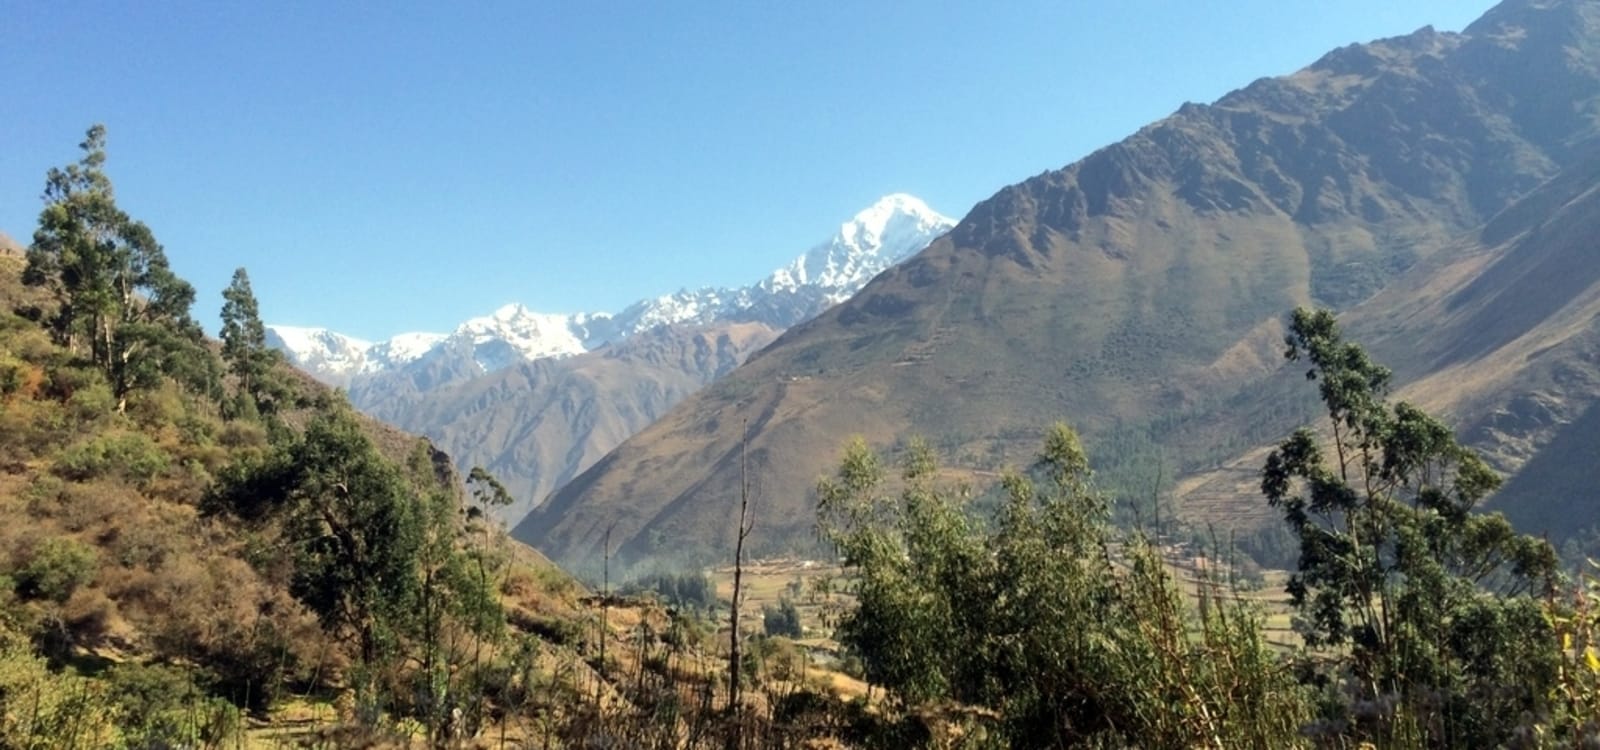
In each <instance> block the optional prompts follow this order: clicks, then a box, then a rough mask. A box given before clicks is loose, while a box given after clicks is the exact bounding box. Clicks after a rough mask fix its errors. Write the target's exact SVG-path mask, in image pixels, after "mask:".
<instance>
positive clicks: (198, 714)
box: [106, 663, 239, 748]
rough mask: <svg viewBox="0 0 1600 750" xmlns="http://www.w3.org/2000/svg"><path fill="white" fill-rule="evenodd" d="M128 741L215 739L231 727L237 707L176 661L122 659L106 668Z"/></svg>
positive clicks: (146, 744) (153, 743)
mask: <svg viewBox="0 0 1600 750" xmlns="http://www.w3.org/2000/svg"><path fill="white" fill-rule="evenodd" d="M106 678H107V683H108V686H109V688H110V689H109V691H108V693H109V695H108V696H107V697H108V698H109V699H110V701H111V704H112V705H113V706H115V708H116V712H117V717H118V723H119V724H120V725H121V727H122V734H123V743H124V744H125V745H126V746H128V747H139V748H157V747H176V746H193V745H196V744H199V743H206V744H212V743H215V742H218V741H220V740H222V739H224V738H225V737H227V736H229V735H230V734H232V733H233V731H234V730H235V729H236V728H237V726H238V724H239V712H238V710H237V709H235V708H234V707H233V706H231V705H229V704H228V703H227V702H226V701H221V700H219V699H216V698H212V697H209V696H207V695H206V694H205V693H204V692H202V691H201V690H200V688H199V687H198V686H196V685H195V684H194V681H193V680H191V679H190V678H189V675H188V674H187V673H185V672H183V671H180V670H178V669H176V668H173V667H167V666H161V665H142V664H134V663H124V664H118V665H116V666H114V667H112V668H111V670H110V671H109V672H107V674H106Z"/></svg>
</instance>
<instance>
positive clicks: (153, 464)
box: [54, 432, 171, 485]
mask: <svg viewBox="0 0 1600 750" xmlns="http://www.w3.org/2000/svg"><path fill="white" fill-rule="evenodd" d="M170 465H171V459H170V458H169V457H168V456H167V454H166V452H165V451H163V450H162V449H161V447H160V446H158V445H156V444H155V442H154V441H152V440H151V439H150V438H149V437H147V436H146V435H144V434H143V433H138V432H126V433H103V434H101V435H98V436H96V437H93V438H90V439H88V440H85V441H83V442H81V443H78V444H77V445H74V446H72V447H70V448H67V449H66V450H64V451H62V452H61V453H60V454H59V455H58V456H57V457H56V461H55V466H54V470H55V473H56V474H57V475H58V476H60V477H62V478H63V479H71V480H74V481H86V480H90V479H96V478H102V477H117V478H120V479H124V480H126V481H128V482H131V483H134V484H138V485H146V484H148V483H149V482H150V481H151V480H152V479H154V478H155V477H157V476H158V475H160V474H162V473H164V472H166V470H167V468H168V467H169V466H170Z"/></svg>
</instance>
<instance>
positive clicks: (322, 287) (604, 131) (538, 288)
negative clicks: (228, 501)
mask: <svg viewBox="0 0 1600 750" xmlns="http://www.w3.org/2000/svg"><path fill="white" fill-rule="evenodd" d="M1490 5H1491V3H1490V2H1489V1H1488V0H1467V1H1466V2H1463V1H1462V0H1448V1H1446V0H1407V2H1394V0H1348V1H1344V2H1335V1H1333V0H1323V1H1321V2H1310V1H1309V0H1228V1H1227V2H1220V3H1197V2H1188V1H1187V0H1162V1H1156V0H1100V1H1099V2H1093V3H1090V2H1080V1H1078V0H1055V1H1053V2H1033V1H1031V0H1015V1H1013V0H1006V1H1005V2H976V1H974V2H960V3H957V2H930V3H924V4H913V3H902V2H872V3H869V2H769V1H767V0H754V1H750V2H746V1H743V0H740V1H738V2H735V1H734V0H728V1H727V2H715V3H705V2H643V1H642V0H639V1H634V0H623V1H620V2H580V1H572V2H567V1H562V2H553V1H552V2H531V1H524V2H507V3H454V2H452V3H442V2H441V3H434V4H417V3H409V2H378V1H376V0H374V1H367V2H307V3H294V2H278V1H277V0H274V1H272V2H241V1H236V0H220V1H219V0H211V1H208V2H196V3H187V2H167V1H165V0H163V1H162V2H106V3H86V2H77V1H75V0H0V97H3V101H4V109H3V111H4V114H3V115H0V230H3V231H5V232H7V233H9V234H11V235H12V236H13V237H15V238H16V239H18V240H19V241H22V242H24V243H26V242H27V241H28V238H29V237H31V235H32V232H33V225H34V222H35V220H36V218H37V214H38V210H39V207H40V203H39V194H40V191H41V188H42V187H43V182H44V173H45V171H46V170H47V169H48V168H49V167H51V166H53V165H60V164H64V163H67V162H70V161H73V160H74V159H76V157H77V151H76V144H77V143H78V142H79V141H80V140H81V138H82V134H83V131H84V129H85V128H86V127H87V126H88V125H89V124H91V123H94V122H104V123H105V124H106V125H107V127H108V128H109V149H108V151H109V157H110V158H109V161H108V162H107V171H108V172H109V173H110V175H111V178H112V179H113V181H114V182H115V184H116V187H117V191H118V193H117V194H118V199H119V203H120V204H121V205H122V206H123V208H125V209H126V210H128V211H129V212H130V213H131V214H133V215H134V216H136V217H138V218H141V219H143V220H144V221H145V222H146V223H148V224H150V226H151V228H152V229H153V230H154V231H155V233H156V236H157V237H158V238H159V239H160V240H161V241H162V243H163V244H164V245H165V246H166V249H167V254H168V256H169V257H170V258H171V260H172V262H173V265H174V266H175V268H176V269H177V270H178V272H179V273H180V274H181V275H183V276H184V277H185V278H187V279H189V280H190V281H192V282H193V283H194V284H195V286H196V287H197V288H198V290H199V293H200V301H199V304H198V305H197V309H196V314H197V316H198V317H200V318H201V319H202V321H203V322H204V323H205V324H206V325H207V327H208V328H210V329H214V328H215V325H216V321H215V318H216V310H217V308H218V307H219V306H220V304H221V302H220V297H219V292H220V289H221V288H222V286H224V285H225V284H226V283H227V280H228V277H229V275H230V274H231V273H232V270H233V269H234V268H235V267H236V266H240V265H243V266H247V267H248V268H249V269H250V273H251V277H252V279H253V280H254V283H255V289H256V293H257V296H258V297H260V298H261V303H262V312H263V317H265V318H266V319H267V320H269V321H271V322H280V323H293V324H301V325H324V326H328V327H331V328H334V329H336V330H342V331H345V332H347V333H351V334H354V335H358V336H364V337H368V338H382V337H385V336H388V335H391V334H394V333H398V332H401V331H408V330H448V329H449V328H450V327H452V326H453V325H454V324H455V323H457V322H459V321H461V320H462V319H464V318H467V317H471V316H474V315H480V314H484V313H486V312H488V311H490V310H492V309H493V308H495V307H497V306H498V305H500V304H502V303H505V302H511V301H519V302H523V303H525V304H527V305H529V306H530V307H533V308H535V309H538V310H542V311H550V312H569V311H578V310H614V309H618V308H620V307H622V306H623V305H625V304H627V303H628V302H631V301H633V300H634V299H637V298H639V297H643V296H647V295H654V294H659V293H665V292H669V291H673V290H675V289H677V288H679V287H683V286H699V285H702V284H737V283H745V282H747V281H750V280H753V279H755V278H758V277H760V276H762V275H764V274H765V273H767V272H768V271H770V270H771V269H772V268H774V267H776V266H777V265H778V264H779V263H781V262H782V261H784V260H786V259H787V258H789V257H790V256H793V255H795V254H798V253H799V252H801V251H803V250H804V249H806V248H807V247H809V246H810V245H811V244H812V243H814V242H816V241H818V240H821V239H823V238H824V237H825V236H826V235H827V234H828V233H829V232H830V231H832V229H833V228H834V227H835V226H836V225H837V223H838V222H840V221H842V220H844V219H846V218H848V217H849V216H850V215H851V214H852V213H854V212H855V211H856V210H857V209H859V208H861V207H863V206H865V205H867V204H869V203H871V202H872V200H874V199H875V198H877V197H878V196H880V195H882V194H885V193H889V192H895V191H905V192H910V193H913V194H916V195H919V196H921V197H923V198H924V199H925V200H927V201H928V202H929V203H930V204H931V205H932V206H933V207H935V208H937V209H939V210H941V211H943V212H945V213H947V214H950V215H953V216H958V217H959V216H960V215H962V214H964V213H965V212H966V211H967V209H969V208H970V207H971V206H972V204H974V203H975V202H977V201H979V200H982V199H983V198H985V197H987V196H988V195H990V194H992V193H994V192H995V191H996V190H998V189H999V188H1001V187H1003V186H1004V185H1007V184H1010V183H1014V182H1017V181H1020V180H1022V179H1025V178H1027V177H1028V176H1030V175H1034V174H1037V173H1039V172H1042V171H1045V170H1048V169H1054V168H1058V167H1061V166H1063V165H1066V164H1068V163H1071V162H1072V161H1075V160H1077V159H1078V158H1080V157H1082V156H1084V155H1085V154H1087V153H1088V152H1090V151H1092V150H1093V149H1095V148H1097V147H1099V146H1102V145H1105V144H1107V143H1110V142H1112V141H1115V140H1117V139H1119V138H1121V137H1123V136H1125V135H1127V134H1129V133H1131V132H1132V131H1134V130H1135V129H1137V128H1138V127H1139V126H1140V125H1142V124H1144V123H1146V122H1149V121H1151V120H1154V119H1157V118H1160V117H1162V116H1165V115H1166V114H1168V113H1170V112H1171V111H1173V110H1174V109H1176V108H1177V107H1178V106H1179V105H1180V104H1182V103H1183V102H1185V101H1211V100H1213V99H1215V98H1217V97H1218V96H1221V95H1222V94H1224V93H1226V92H1227V91H1229V90H1231V89H1234V88H1238V87H1240V86H1243V85H1245V84H1248V83H1249V82H1250V81H1251V80H1254V79H1255V78H1258V77H1262V76H1269V75H1280V74H1285V73H1289V72H1292V71H1294V70H1295V69H1298V68H1300V67H1303V66H1304V65H1307V64H1309V63H1311V62H1312V61H1313V60H1315V59H1316V58H1317V57H1319V56H1320V55H1321V54H1322V53H1324V52H1326V51H1327V50H1329V49H1332V48H1334V47H1336V46H1340V45H1343V44H1347V43H1350V42H1356V41H1367V40H1370V39H1373V38H1377V37H1383V36H1393V35H1398V34H1404V33H1409V32H1411V31H1413V30H1415V29H1417V28H1419V27H1421V26H1423V25H1427V24H1432V25H1434V26H1435V27H1436V28H1439V29H1443V30H1459V29H1461V28H1462V27H1464V26H1465V25H1466V24H1467V23H1469V22H1470V21H1471V20H1472V19H1474V18H1476V17H1477V16H1478V15H1480V14H1481V13H1482V12H1483V11H1484V10H1486V9H1487V8H1488V7H1489V6H1490Z"/></svg>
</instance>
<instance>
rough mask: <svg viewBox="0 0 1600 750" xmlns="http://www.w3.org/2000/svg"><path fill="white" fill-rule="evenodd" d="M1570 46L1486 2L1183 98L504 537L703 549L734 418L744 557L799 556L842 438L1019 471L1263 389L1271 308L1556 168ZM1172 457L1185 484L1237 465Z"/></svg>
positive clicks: (1417, 243)
mask: <svg viewBox="0 0 1600 750" xmlns="http://www.w3.org/2000/svg"><path fill="white" fill-rule="evenodd" d="M1597 40H1600V13H1597V11H1596V9H1595V7H1594V6H1593V4H1592V3H1584V2H1575V1H1572V2H1527V1H1515V2H1507V3H1504V4H1502V5H1501V6H1499V7H1497V8H1495V9H1494V10H1493V11H1491V12H1490V13H1489V14H1487V15H1486V16H1485V17H1484V18H1483V19H1481V20H1479V21H1478V22H1476V23H1474V24H1473V25H1472V26H1471V27H1469V28H1468V29H1467V30H1466V31H1464V32H1462V33H1460V34H1453V33H1439V32H1435V31H1433V30H1432V29H1423V30H1421V31H1418V32H1416V33H1414V34H1411V35H1409V36H1405V37H1399V38H1395V39H1389V40H1384V41H1380V42H1375V43H1372V44H1366V45H1352V46H1349V47H1345V48H1341V49H1339V50H1336V51H1334V52H1332V53H1330V54H1328V55H1326V56H1325V57H1323V58H1322V59H1321V60H1319V61H1318V62H1317V63H1315V64H1313V65H1312V66H1310V67H1309V68H1306V69H1305V70H1302V71H1300V72H1298V73H1295V74H1293V75H1290V76H1285V77H1282V78H1275V79H1262V80H1259V81H1257V82H1255V83H1253V84H1251V85H1250V86H1248V87H1246V88H1244V89H1241V90H1239V91H1236V92H1233V93H1231V94H1229V95H1227V96H1225V97H1223V98H1222V99H1221V100H1219V101H1218V102H1216V103H1215V104H1212V105H1209V106H1202V105H1193V104H1188V105H1184V106H1183V107H1182V108H1180V109H1179V111H1178V112H1176V113H1175V114H1174V115H1172V116H1170V117H1168V118H1166V119H1164V120H1162V121H1160V122H1157V123H1155V124H1152V125H1150V126H1148V127H1146V128H1144V129H1142V130H1141V131H1140V132H1139V133H1137V134H1135V135H1133V136H1132V137H1130V138H1128V139H1126V140H1124V141H1122V142H1120V143H1117V144H1115V145H1112V146H1109V147H1107V148H1105V149H1102V150H1100V151H1098V152H1096V153H1094V154H1092V155H1091V156H1089V157H1088V158H1086V159H1084V160H1083V161H1080V162H1078V163H1075V164H1073V165H1070V166H1068V167H1066V168H1064V169H1061V170H1058V171H1052V172H1046V173H1044V174H1041V175H1039V176H1037V177H1034V178H1032V179H1029V180H1026V181H1024V182H1022V183H1019V184H1017V185H1013V186H1010V187H1007V188H1005V189H1003V190H1001V191H1000V192H999V193H997V194H996V195H995V196H993V197H992V198H990V199H988V200H986V201H984V202H983V203H981V204H979V205H978V206H977V207H975V208H974V209H973V211H972V212H971V213H970V214H969V215H968V216H967V217H966V218H965V219H963V220H962V222H961V223H960V224H959V225H958V226H957V227H956V228H955V229H954V230H953V231H952V232H951V233H950V234H949V235H947V236H946V237H944V238H942V239H940V240H938V241H936V242H935V243H934V244H933V245H932V246H930V247H929V248H928V249H927V250H925V251H924V252H923V253H921V254H920V255H918V256H917V257H916V258H914V259H912V260H910V261H908V262H907V263H905V264H902V265H901V266H899V267H897V268H895V269H893V270H892V271H890V272H888V273H886V274H884V275H883V276H880V277H879V278H878V279H876V280H875V281H874V282H873V283H872V284H870V285H869V286H868V287H867V288H866V289H865V290H863V291H862V292H861V293H860V294H858V295H857V296H856V297H855V298H854V299H852V300H850V301H849V302H847V303H845V304H843V305H840V306H839V307H836V308H834V309H833V310H831V311H829V312H828V313H826V314H824V315H823V316H821V317H819V318H818V319H816V320H814V321H812V322H811V323H809V324H806V325H802V326H799V327H797V328H795V329H791V330H790V331H789V332H788V333H786V334H785V335H784V336H782V337H781V338H780V339H779V340H778V341H777V342H776V343H775V344H774V345H773V346H771V347H770V348H768V349H766V350H764V351H763V352H761V353H760V354H759V355H758V356H756V357H754V358H752V360H751V361H750V362H749V363H748V364H746V365H745V366H744V367H742V368H740V369H739V370H738V371H736V372H734V373H733V374H732V375H730V376H729V377H728V378H726V379H724V380H722V381H720V382H719V383H717V384H715V385H713V386H712V387H710V388H708V389H707V390H706V391H703V392H702V393H701V394H700V395H698V396H696V397H693V398H691V399H689V400H688V401H686V402H685V403H683V404H681V405H680V406H678V407H677V408H675V409H673V410H672V411H671V412H670V413H668V414H667V416H666V417H665V418H663V419H662V420H661V421H660V422H658V423H656V424H655V425H653V426H652V427H650V428H649V429H647V430H645V431H644V432H642V433H640V434H639V435H637V436H635V437H634V438H632V439H630V440H629V441H627V442H625V443H624V444H623V445H622V446H621V447H620V448H618V449H617V450H616V451H614V452H613V453H612V454H610V455H609V456H607V457H606V458H605V459H604V460H602V461H601V462H600V463H599V464H597V465H596V466H595V467H594V468H593V469H591V470H589V471H588V472H585V473H584V474H582V475H580V476H579V477H578V478H577V479H575V480H574V481H573V482H572V483H571V484H569V485H567V486H566V487H565V488H563V489H562V490H560V491H558V492H557V493H555V494H554V495H553V496H552V497H551V500H550V501H549V502H548V503H547V504H546V505H545V506H544V507H543V508H542V509H541V510H540V511H538V512H536V513H535V514H533V515H531V516H530V517H529V518H528V519H527V520H526V521H524V522H523V523H522V524H521V525H520V526H519V527H518V528H517V531H516V533H517V535H518V536H519V538H521V539H523V540H526V541H529V542H531V543H533V544H534V545H535V546H538V547H540V548H541V549H544V550H545V551H547V552H549V553H551V554H552V555H554V556H556V557H558V558H564V559H568V560H569V561H570V560H575V559H578V558H582V557H584V556H585V555H587V554H589V553H590V552H591V551H592V550H593V549H595V548H596V546H595V545H596V544H597V540H598V538H599V535H600V534H601V533H602V532H603V530H604V528H606V527H607V526H610V525H612V524H615V533H616V535H618V536H614V537H613V538H614V539H616V538H619V537H620V538H622V539H626V540H629V541H628V544H627V546H626V547H625V548H624V551H625V554H631V555H634V556H642V555H647V554H651V553H655V552H659V551H662V550H657V549H654V548H653V547H654V543H655V542H661V541H664V542H667V543H673V544H679V545H681V543H682V542H685V541H689V540H694V541H697V542H707V543H714V544H716V545H718V546H720V545H722V544H725V543H726V542H727V539H728V531H729V530H728V524H727V517H728V515H727V514H728V509H729V508H730V507H733V503H734V502H735V501H736V498H737V496H738V488H739V479H738V477H739V475H740V472H739V455H740V436H741V431H742V428H741V425H744V424H745V423H748V434H749V438H748V440H749V443H748V454H749V466H750V473H751V474H752V475H753V476H755V477H757V478H758V482H757V485H756V487H755V490H756V493H755V494H756V497H757V500H758V502H759V504H760V507H761V508H762V511H761V516H760V520H759V522H758V530H757V537H758V539H757V541H758V547H761V546H765V547H770V548H782V547H786V546H794V545H796V544H804V543H805V542H807V541H808V540H809V539H810V531H809V529H810V526H811V493H810V487H811V486H812V485H813V484H814V482H815V480H816V478H817V477H818V476H819V475H820V474H823V473H825V472H826V471H828V470H829V465H830V464H831V462H832V461H833V459H834V456H835V454H836V451H837V448H838V446H839V444H840V443H841V441H842V440H843V439H844V438H845V437H846V436H848V435H850V434H853V433H856V434H862V435H864V436H865V437H867V438H868V440H869V441H871V442H874V443H876V444H879V445H884V446H887V445H890V444H892V443H893V442H894V441H895V440H896V439H898V438H900V437H902V436H905V435H907V434H912V433H919V434H922V435H925V436H927V437H928V438H929V439H930V441H931V442H932V443H933V444H934V445H935V446H936V447H938V448H939V449H940V451H941V453H943V454H944V458H945V459H946V460H947V461H951V462H953V463H955V464H957V465H965V466H969V467H975V468H991V467H993V466H996V465H999V464H1002V463H1005V462H1011V463H1018V462H1021V461H1025V460H1026V459H1027V457H1028V455H1029V454H1030V452H1031V450H1032V449H1033V445H1034V444H1035V440H1036V438H1037V435H1039V434H1040V433H1041V432H1042V430H1043V429H1044V427H1045V426H1046V425H1047V424H1048V423H1049V422H1050V421H1052V420H1055V419H1060V418H1065V419H1068V420H1070V421H1072V422H1073V423H1074V424H1076V425H1077V426H1079V427H1080V428H1081V429H1083V430H1084V431H1085V432H1086V433H1087V435H1088V436H1089V438H1090V441H1091V444H1092V443H1094V441H1095V438H1096V437H1097V436H1102V435H1104V434H1106V433H1107V432H1108V431H1109V430H1111V429H1112V428H1114V427H1116V426H1117V425H1120V424H1126V423H1138V424H1155V423H1158V421H1160V420H1165V421H1166V422H1168V423H1174V424H1181V423H1197V422H1203V421H1205V419H1207V418H1208V417H1207V415H1214V414H1215V413H1216V412H1218V411H1219V409H1221V408H1223V407H1225V406H1227V405H1228V404H1230V403H1235V402H1237V400H1238V399H1239V398H1240V394H1241V393H1243V394H1245V396H1244V398H1246V399H1248V397H1249V394H1250V393H1251V390H1250V388H1251V386H1252V384H1254V383H1256V382H1258V381H1261V380H1262V379H1263V378H1268V377H1269V376H1270V375H1271V374H1272V373H1274V372H1276V371H1277V370H1278V369H1279V367H1278V361H1277V357H1278V350H1279V348H1280V345H1279V341H1278V339H1279V329H1278V326H1279V323H1278V321H1279V320H1280V319H1281V317H1282V316H1283V314H1284V312H1285V311H1286V310H1288V309H1289V308H1291V307H1293V306H1295V305H1297V304H1305V303H1308V302H1316V303H1320V304H1325V305H1333V306H1336V307H1340V308H1344V307H1348V306H1350V305H1353V304H1355V303H1357V302H1359V301H1361V300H1363V299H1365V298H1367V297H1369V296H1371V295H1372V294H1373V293H1374V292H1376V291H1378V290H1379V289H1381V288H1382V287H1383V286H1384V284H1386V283H1387V282H1388V281H1389V280H1390V279H1392V278H1393V277H1394V276H1395V275H1396V274H1397V273H1399V272H1400V271H1403V270H1404V269H1406V268H1408V267H1410V266H1412V265H1413V264H1416V263H1418V262H1419V261H1425V260H1427V259H1429V258H1430V256H1433V255H1434V254H1435V252H1436V251H1438V250H1440V249H1441V248H1453V247H1454V246H1452V245H1451V244H1450V243H1451V242H1452V240H1453V238H1455V237H1458V236H1460V235H1461V234H1462V233H1465V232H1468V231H1470V230H1472V229H1473V228H1475V227H1478V226H1479V225H1481V224H1482V223H1483V222H1484V221H1486V220H1487V219H1488V218H1490V217H1491V216H1493V215H1495V214H1497V213H1499V212H1500V211H1502V210H1504V209H1506V208H1507V207H1508V206H1510V205H1511V204H1512V203H1513V202H1514V201H1515V200H1516V199H1518V198H1519V197H1521V196H1523V195H1526V194H1528V193H1529V192H1530V191H1532V190H1533V189H1534V188H1535V187H1536V186H1538V185H1540V184H1541V183H1544V182H1545V181H1546V180H1548V179H1549V178H1551V177H1552V176H1554V175H1555V174H1556V173H1557V172H1558V171H1559V169H1560V166H1561V165H1563V164H1566V163H1569V162H1571V161H1572V160H1574V159H1575V158H1576V157H1577V156H1578V155H1579V154H1581V153H1582V144H1583V142H1584V141H1585V140H1587V139H1588V138H1589V137H1591V136H1592V135H1593V134H1594V133H1595V119H1594V117H1595V114H1596V109H1595V102H1596V95H1597V94H1600V74H1597V68H1600V64H1597V63H1600V50H1597V48H1596V42H1597ZM1452 251H1454V250H1453V249H1452ZM1156 432H1157V433H1158V434H1157V435H1156V436H1157V438H1158V439H1163V440H1168V439H1170V440H1173V441H1181V440H1182V437H1183V436H1184V435H1186V434H1192V433H1193V431H1192V430H1187V431H1186V430H1182V429H1174V430H1171V431H1170V437H1169V431H1165V430H1162V431H1156ZM1213 438H1214V436H1213ZM1091 447H1092V446H1091ZM1176 447H1177V448H1179V449H1181V451H1180V452H1181V455H1182V460H1183V461H1184V463H1185V464H1186V465H1188V466H1191V467H1192V466H1198V465H1204V464H1206V463H1208V462H1212V461H1215V460H1217V459H1220V458H1223V457H1225V456H1226V455H1227V453H1228V452H1229V451H1232V450H1234V449H1235V448H1236V447H1237V446H1231V445H1225V444H1224V445H1218V444H1206V443H1203V442H1202V443H1199V444H1181V442H1180V444H1178V445H1177V446H1176Z"/></svg>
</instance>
